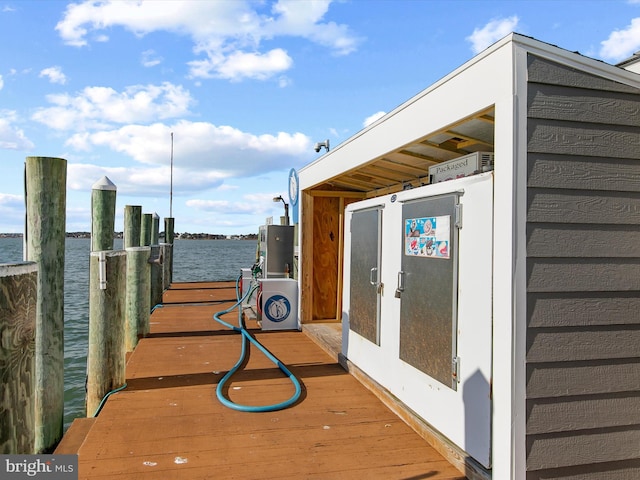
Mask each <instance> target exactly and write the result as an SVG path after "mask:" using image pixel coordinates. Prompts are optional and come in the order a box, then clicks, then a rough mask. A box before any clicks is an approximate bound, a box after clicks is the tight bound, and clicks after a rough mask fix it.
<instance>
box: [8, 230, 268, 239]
mask: <svg viewBox="0 0 640 480" xmlns="http://www.w3.org/2000/svg"><path fill="white" fill-rule="evenodd" d="M174 235H175V239H176V240H257V239H258V235H257V234H255V233H250V234H247V235H221V234H215V233H188V232H185V233H176V234H174ZM66 236H67V238H91V233H90V232H67V234H66ZM22 237H23V234H22V233H0V238H22ZM113 238H122V232H114V235H113ZM159 238H164V232H160V234H159Z"/></svg>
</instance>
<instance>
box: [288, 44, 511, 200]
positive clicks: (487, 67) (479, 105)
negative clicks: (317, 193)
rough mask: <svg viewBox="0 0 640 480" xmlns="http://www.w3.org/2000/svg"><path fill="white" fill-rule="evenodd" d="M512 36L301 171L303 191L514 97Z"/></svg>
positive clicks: (299, 173)
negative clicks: (502, 98) (497, 102)
mask: <svg viewBox="0 0 640 480" xmlns="http://www.w3.org/2000/svg"><path fill="white" fill-rule="evenodd" d="M510 38H511V37H510V36H509V37H505V39H503V40H501V41H500V42H498V43H496V44H494V45H493V46H492V47H490V48H489V49H487V50H486V51H485V52H483V53H481V54H479V55H477V56H476V57H474V58H473V59H472V60H471V61H469V62H467V63H466V64H465V65H463V66H462V67H460V68H458V69H457V70H455V71H454V72H452V73H451V74H449V75H447V76H446V77H444V78H443V79H442V80H440V81H439V82H437V83H435V84H434V85H432V86H431V87H429V88H427V89H426V90H424V91H423V92H421V93H420V94H418V95H416V96H415V97H413V98H411V99H410V100H408V101H407V102H405V103H403V104H402V105H400V106H399V107H397V108H396V109H394V110H393V111H391V112H389V113H388V114H387V115H385V116H384V117H382V118H381V119H379V120H378V121H376V122H374V123H373V124H372V125H370V126H368V127H367V128H365V129H363V130H361V131H360V132H358V133H357V134H356V135H354V136H353V137H351V138H349V139H348V140H346V141H345V142H343V143H341V144H340V145H338V146H337V147H336V148H334V149H333V150H332V151H330V152H328V153H326V154H325V155H323V156H322V157H320V158H318V159H317V160H315V161H314V162H312V163H310V164H308V165H306V166H305V167H303V168H302V169H300V170H299V172H298V177H299V179H300V189H301V190H304V189H307V188H310V187H313V186H314V185H318V184H320V183H323V182H324V181H327V180H329V179H331V178H332V177H335V176H337V175H339V174H341V173H343V172H345V171H348V170H351V169H353V168H357V167H358V166H360V165H362V164H364V163H366V162H369V161H371V160H373V159H375V158H378V157H380V156H381V155H383V154H385V153H388V152H392V151H394V150H397V149H398V148H401V147H402V146H404V145H408V144H410V143H413V142H415V141H416V140H417V139H419V138H422V137H424V136H425V135H427V134H429V133H433V132H436V131H438V130H441V129H443V128H446V127H447V126H448V125H451V124H453V123H456V122H458V121H460V120H461V119H464V118H466V117H469V116H471V115H473V114H475V113H477V112H479V111H482V110H484V109H486V108H489V107H491V106H492V105H493V104H494V103H495V102H496V100H497V99H499V98H501V97H504V96H505V95H512V91H511V89H512V82H511V74H510V72H511V68H512V66H511V62H512V53H511V51H512V45H511V42H510Z"/></svg>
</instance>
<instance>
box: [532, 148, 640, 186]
mask: <svg viewBox="0 0 640 480" xmlns="http://www.w3.org/2000/svg"><path fill="white" fill-rule="evenodd" d="M527 164H528V176H527V186H529V187H540V188H559V189H573V190H605V191H606V190H613V191H619V192H639V191H640V160H638V159H616V158H608V157H584V156H577V155H556V154H553V153H537V152H531V153H529V154H528V156H527Z"/></svg>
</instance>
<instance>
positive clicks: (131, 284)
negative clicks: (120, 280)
mask: <svg viewBox="0 0 640 480" xmlns="http://www.w3.org/2000/svg"><path fill="white" fill-rule="evenodd" d="M126 252H127V289H126V290H127V292H126V299H125V303H126V306H125V310H126V314H125V318H126V326H125V350H126V351H127V352H132V351H133V350H134V348H135V347H136V345H137V344H138V335H141V336H146V335H147V334H148V333H149V315H150V312H151V307H150V305H149V304H150V302H151V290H150V288H151V287H150V279H151V264H150V263H149V256H150V254H151V247H129V248H127V249H126Z"/></svg>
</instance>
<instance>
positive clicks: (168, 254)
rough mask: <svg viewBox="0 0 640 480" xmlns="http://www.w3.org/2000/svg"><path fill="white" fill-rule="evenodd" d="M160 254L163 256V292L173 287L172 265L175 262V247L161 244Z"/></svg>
mask: <svg viewBox="0 0 640 480" xmlns="http://www.w3.org/2000/svg"><path fill="white" fill-rule="evenodd" d="M160 252H161V254H160V255H161V256H162V291H163V292H164V291H165V290H167V289H168V288H169V287H170V286H171V264H172V260H173V245H171V244H170V243H161V244H160Z"/></svg>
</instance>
